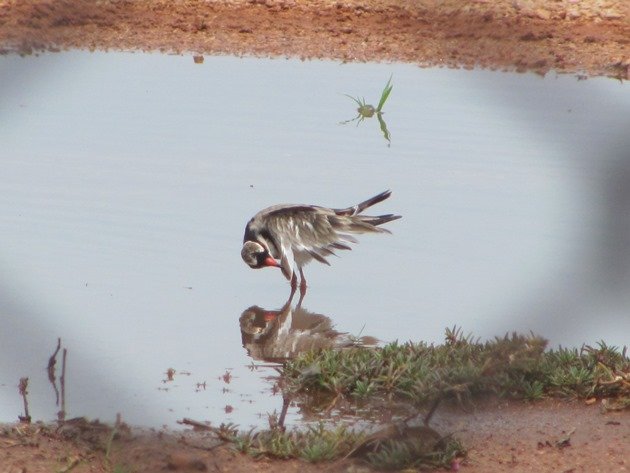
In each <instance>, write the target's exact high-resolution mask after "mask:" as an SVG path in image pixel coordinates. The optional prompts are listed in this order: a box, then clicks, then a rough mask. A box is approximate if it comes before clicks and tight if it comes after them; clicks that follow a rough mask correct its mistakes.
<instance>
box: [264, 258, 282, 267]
mask: <svg viewBox="0 0 630 473" xmlns="http://www.w3.org/2000/svg"><path fill="white" fill-rule="evenodd" d="M265 266H274V267H276V268H279V267H280V263H278V262H277V261H276V260H275V259H273V258H272V257H271V256H268V257H267V258H266V259H265Z"/></svg>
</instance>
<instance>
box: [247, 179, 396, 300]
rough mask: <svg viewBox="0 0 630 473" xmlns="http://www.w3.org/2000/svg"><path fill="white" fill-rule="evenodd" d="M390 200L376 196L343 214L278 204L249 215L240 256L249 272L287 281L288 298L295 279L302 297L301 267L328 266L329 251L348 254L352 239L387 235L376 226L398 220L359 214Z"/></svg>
mask: <svg viewBox="0 0 630 473" xmlns="http://www.w3.org/2000/svg"><path fill="white" fill-rule="evenodd" d="M390 195H391V191H389V190H387V191H385V192H381V193H380V194H378V195H375V196H374V197H371V198H370V199H367V200H366V201H363V202H361V203H359V204H357V205H353V206H351V207H347V208H344V209H332V208H328V207H320V206H318V205H302V204H280V205H273V206H271V207H267V208H266V209H263V210H261V211H260V212H258V213H257V214H256V215H254V216H253V217H252V218H251V220H250V221H249V222H248V223H247V225H246V227H245V235H244V236H243V248H242V250H241V257H242V258H243V261H244V262H245V263H246V264H247V265H249V267H250V268H253V269H260V268H265V267H275V268H280V269H281V271H282V274H283V275H284V276H285V277H286V278H287V279H288V280H289V281H290V282H291V295H293V293H294V292H295V290H296V287H297V273H298V272H299V274H300V294H302V295H303V294H304V293H305V292H306V287H307V286H306V278H305V277H304V272H303V269H302V268H303V267H304V266H305V265H306V264H308V263H309V262H310V261H312V260H317V261H319V262H320V263H323V264H326V265H330V263H329V262H328V261H327V260H326V258H327V257H328V256H333V255H334V256H336V255H335V252H334V250H351V249H352V248H351V247H350V246H349V244H350V243H357V242H358V241H357V239H356V238H355V237H354V236H353V235H354V234H360V233H391V232H390V231H389V230H386V229H385V228H381V227H380V225H383V224H384V223H387V222H391V221H392V220H397V219H399V218H401V215H394V214H386V215H379V216H368V215H362V212H363V211H364V210H365V209H367V208H369V207H372V206H373V205H375V204H378V203H379V202H382V201H384V200H385V199H387V198H388V197H389V196H390Z"/></svg>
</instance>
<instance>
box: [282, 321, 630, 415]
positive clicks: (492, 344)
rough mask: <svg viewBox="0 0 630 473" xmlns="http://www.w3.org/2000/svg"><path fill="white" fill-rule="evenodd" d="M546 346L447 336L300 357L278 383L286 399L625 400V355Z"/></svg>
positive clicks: (629, 368) (531, 339)
mask: <svg viewBox="0 0 630 473" xmlns="http://www.w3.org/2000/svg"><path fill="white" fill-rule="evenodd" d="M546 344H547V342H546V341H545V340H544V339H542V338H540V337H537V336H534V335H528V336H524V335H518V334H511V335H505V336H504V337H496V338H495V339H494V340H491V341H487V342H483V343H482V342H480V341H478V340H474V339H473V337H472V336H471V335H466V336H464V335H463V334H462V332H461V330H459V329H453V330H447V333H446V342H445V343H444V344H442V345H428V344H426V343H422V342H421V343H411V342H409V343H404V344H399V343H398V342H394V343H390V344H388V345H385V346H383V347H381V348H353V349H348V350H342V351H339V350H337V351H335V350H324V351H319V352H308V353H305V354H302V355H300V356H299V357H298V358H296V359H295V360H292V361H289V362H287V363H286V364H285V366H284V368H283V378H284V382H285V386H286V389H287V391H288V393H289V394H299V393H303V394H305V393H319V394H321V393H328V394H330V395H331V396H340V395H341V396H345V397H347V398H348V399H351V398H355V399H357V398H366V397H368V396H386V397H389V398H392V397H396V398H399V399H403V400H408V401H411V402H413V403H414V404H423V403H426V402H427V401H430V400H432V399H435V398H436V397H439V396H446V397H455V398H458V399H460V400H462V399H468V398H472V397H474V396H478V395H483V394H496V395H499V396H502V397H510V398H519V399H528V400H536V399H542V398H549V397H562V398H580V399H585V398H592V397H596V398H618V399H620V400H623V399H626V398H630V382H629V381H630V360H629V359H628V356H627V355H626V349H625V348H624V349H623V350H620V349H619V348H617V347H609V346H607V345H606V344H605V343H603V342H600V343H599V344H598V345H597V346H596V347H588V346H585V347H583V348H582V349H581V350H577V349H566V348H560V349H557V350H547V351H545V347H546ZM306 374H308V375H306Z"/></svg>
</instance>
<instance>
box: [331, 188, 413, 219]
mask: <svg viewBox="0 0 630 473" xmlns="http://www.w3.org/2000/svg"><path fill="white" fill-rule="evenodd" d="M390 195H392V191H389V190H387V191H385V192H381V193H380V194H378V195H375V196H374V197H371V198H369V199H368V200H366V201H364V202H361V203H360V204H357V205H353V206H352V207H348V208H347V209H338V210H335V213H336V214H337V215H344V216H350V215H357V214H360V213H361V212H363V211H364V210H365V209H367V208H368V207H372V206H373V205H376V204H378V203H379V202H383V201H384V200H385V199H387V198H388V197H389V196H390ZM391 216H392V215H383V216H382V217H391ZM371 218H381V217H371ZM395 218H400V217H395ZM390 220H394V218H390V219H389V220H384V221H382V222H381V223H385V222H389V221H390ZM374 225H380V223H376V224H374Z"/></svg>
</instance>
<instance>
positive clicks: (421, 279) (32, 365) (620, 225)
mask: <svg viewBox="0 0 630 473" xmlns="http://www.w3.org/2000/svg"><path fill="white" fill-rule="evenodd" d="M390 75H393V79H392V82H393V84H394V89H393V91H392V94H391V96H390V98H389V100H388V101H387V103H386V104H385V107H384V110H385V115H384V116H383V117H384V119H385V120H386V122H387V127H388V129H389V131H390V132H391V134H392V137H391V146H388V143H387V142H386V141H385V140H384V138H383V136H382V134H381V132H380V130H379V125H378V122H377V121H376V118H372V119H367V120H365V121H364V122H362V123H360V124H359V125H358V126H355V124H354V123H352V124H347V125H340V122H342V121H344V120H348V119H351V118H353V117H354V116H355V115H356V112H355V107H356V105H355V104H354V103H353V102H352V101H351V100H350V99H349V98H347V97H345V96H344V95H343V94H350V95H354V96H359V97H365V99H366V101H367V102H368V103H372V104H373V105H376V103H377V102H378V99H379V96H380V92H381V90H382V88H383V86H384V85H385V83H386V82H387V79H388V78H389V76H390ZM629 110H630V89H629V88H628V85H627V84H621V83H619V82H616V81H613V80H610V79H589V80H586V81H578V80H576V78H575V77H571V76H560V77H556V76H554V75H553V74H550V75H548V76H547V77H546V78H544V79H543V78H541V77H538V76H535V75H530V74H527V75H516V74H503V73H496V72H489V71H454V70H443V69H419V68H417V67H414V66H410V65H401V64H345V65H341V64H338V63H334V62H323V61H313V62H300V61H297V60H262V59H237V58H230V57H217V58H206V61H205V63H204V64H194V63H193V60H192V58H190V57H180V56H164V55H156V54H123V53H86V52H68V53H60V54H46V55H43V56H40V57H27V58H19V57H12V56H3V57H0V167H1V178H0V228H1V231H0V248H1V249H0V275H1V280H0V317H1V322H2V323H1V325H0V421H11V420H15V419H16V418H17V415H18V414H19V413H21V412H22V404H21V399H20V398H19V396H18V393H17V388H16V385H17V383H18V380H19V378H20V377H22V376H28V377H29V378H30V407H31V415H32V416H33V417H34V418H36V419H45V420H46V419H52V418H54V417H55V413H56V412H57V410H58V407H56V406H55V396H54V391H53V388H52V387H51V386H50V385H49V384H48V379H47V375H46V372H45V367H46V364H47V362H48V357H49V356H50V355H51V354H52V352H53V351H54V348H55V346H56V341H57V337H61V338H62V342H63V346H64V347H66V348H67V349H68V362H67V363H68V372H67V374H66V378H67V379H66V408H67V410H68V416H76V415H88V416H90V417H100V418H101V419H102V420H106V421H107V420H110V421H111V420H113V419H114V416H115V414H116V413H117V412H120V413H121V414H122V416H123V419H124V420H126V421H128V422H130V423H133V424H141V425H149V426H160V425H163V424H165V425H170V426H174V425H176V420H177V419H181V418H182V417H191V418H194V419H197V420H211V421H213V422H220V421H231V422H235V423H238V424H240V425H241V426H242V427H244V428H245V427H247V426H250V425H264V423H265V422H266V418H265V413H267V412H271V411H273V410H274V409H275V410H279V409H280V407H281V405H282V399H281V398H280V397H279V396H276V395H273V394H272V383H270V382H269V381H267V380H266V378H267V377H269V376H271V375H273V374H274V371H273V370H272V369H269V368H266V369H256V370H252V369H251V368H250V367H251V365H252V363H254V364H257V363H261V360H264V359H266V358H267V359H269V358H271V359H277V358H278V357H281V356H282V353H280V352H279V351H278V350H279V349H278V347H279V346H280V345H281V343H286V344H287V346H289V345H290V346H292V347H294V348H295V347H297V346H299V343H302V342H297V341H296V339H292V338H291V336H292V333H293V332H295V331H296V330H297V331H302V332H304V331H306V332H308V333H311V334H312V333H313V331H315V332H317V333H320V332H321V330H319V329H322V328H323V329H325V330H328V329H329V328H330V326H333V327H334V329H335V330H336V331H338V332H339V333H337V334H335V336H334V337H332V338H331V337H328V338H327V343H333V344H334V343H341V344H343V343H345V342H346V341H347V340H348V339H347V338H344V337H346V336H344V335H343V333H345V332H348V333H349V334H351V335H359V334H361V335H370V336H374V337H376V338H378V339H380V340H382V341H392V340H396V339H398V340H401V341H405V340H409V339H412V340H425V341H429V342H440V341H441V340H442V339H443V333H444V328H445V327H452V326H453V325H458V326H461V327H463V329H464V331H465V332H473V333H474V334H476V335H478V336H480V337H482V338H488V337H493V336H494V335H502V334H504V333H505V332H506V331H512V330H517V331H521V332H528V331H530V330H531V331H533V332H535V333H538V334H541V335H543V336H545V337H547V338H549V339H550V341H551V343H552V345H558V344H562V345H565V346H566V345H568V346H580V345H581V344H582V343H583V342H585V343H594V342H596V341H597V340H600V339H605V340H606V341H607V342H608V343H611V344H617V345H623V344H628V343H630V335H629V334H630V314H629V309H630V291H629V290H628V289H630V287H629V286H630V136H629V133H628V130H630V113H628V111H629ZM385 189H392V190H393V195H392V197H391V198H390V199H389V200H387V201H385V202H384V203H382V204H379V206H378V207H376V209H375V211H379V212H382V213H390V212H391V213H397V214H401V215H403V219H401V220H398V221H396V222H392V223H391V224H388V228H389V229H390V230H392V232H393V234H392V235H375V236H364V237H363V238H361V243H360V244H359V245H357V246H356V247H355V248H354V250H353V251H352V252H343V254H342V257H341V258H335V259H334V260H333V261H332V266H331V267H324V266H322V265H319V264H317V263H313V264H312V265H310V266H308V267H307V268H306V275H307V278H308V280H309V284H310V288H309V292H308V293H307V295H306V298H305V300H304V301H303V304H302V307H301V308H299V309H301V310H302V312H299V313H296V311H293V312H291V311H284V312H282V311H281V308H282V306H283V304H284V303H285V301H286V298H287V296H288V292H289V288H288V285H287V283H286V281H285V280H284V279H283V278H282V276H281V275H280V273H279V272H275V271H274V270H273V269H265V270H260V271H252V270H250V269H249V268H248V267H247V266H246V265H245V264H243V262H242V261H241V259H240V247H241V239H242V234H243V229H244V226H245V223H246V222H247V220H248V219H249V218H250V217H251V216H252V215H253V214H254V213H255V212H256V211H258V210H259V209H261V208H263V207H266V206H268V205H272V204H276V203H282V202H287V203H314V204H320V205H326V206H335V207H343V206H348V205H351V204H355V203H357V202H358V201H360V200H363V199H365V198H368V197H370V196H372V195H374V194H376V193H378V192H380V191H382V190H385ZM248 311H249V312H248ZM252 311H253V312H252ZM273 311H280V312H276V315H277V316H278V317H280V319H278V320H281V322H282V323H281V324H277V325H275V326H274V327H271V326H269V322H270V321H271V320H272V319H273V317H272V316H273ZM256 314H258V315H256ZM256 317H258V321H259V322H260V323H259V324H258V327H254V331H255V332H256V334H254V335H253V334H252V324H253V325H256V323H255V321H256ZM305 317H306V318H305ZM313 317H314V318H313ZM326 317H328V318H329V319H330V320H327V319H326ZM261 321H262V322H261ZM242 328H243V332H242V330H241V329H242ZM292 330H293V332H292ZM318 330H319V332H318ZM309 331H310V332H309ZM302 332H300V333H302ZM317 336H319V335H317ZM323 338H326V337H323ZM257 340H258V341H259V342H258V344H257V342H256V341H257ZM263 342H264V343H263ZM244 344H245V347H244V346H243V345H244ZM169 368H173V369H175V376H174V380H173V381H167V375H166V371H167V370H168V369H169ZM226 373H229V375H226ZM204 382H205V385H204V384H203V383H204ZM298 417H299V416H298V414H297V413H296V412H294V411H293V410H291V411H290V412H289V419H290V420H291V421H295V420H296V419H297V418H298Z"/></svg>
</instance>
